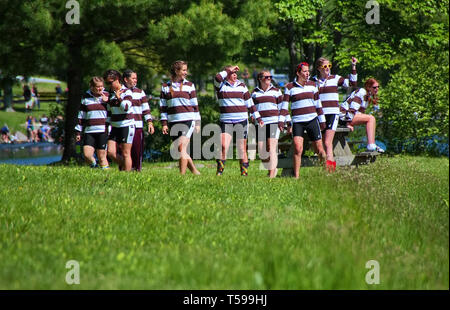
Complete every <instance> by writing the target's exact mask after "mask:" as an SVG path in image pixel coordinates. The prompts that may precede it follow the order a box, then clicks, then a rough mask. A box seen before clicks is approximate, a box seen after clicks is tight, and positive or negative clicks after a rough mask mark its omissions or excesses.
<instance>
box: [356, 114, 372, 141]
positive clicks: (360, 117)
mask: <svg viewBox="0 0 450 310" xmlns="http://www.w3.org/2000/svg"><path fill="white" fill-rule="evenodd" d="M350 125H352V126H357V125H366V133H367V143H368V144H374V143H375V129H376V119H375V117H373V115H369V114H362V113H358V114H355V117H354V118H353V121H352V122H351V123H350Z"/></svg>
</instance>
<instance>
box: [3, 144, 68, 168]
mask: <svg viewBox="0 0 450 310" xmlns="http://www.w3.org/2000/svg"><path fill="white" fill-rule="evenodd" d="M61 157H62V148H61V147H60V146H59V145H56V144H53V143H22V144H2V145H0V164H12V165H38V166H40V165H48V164H51V163H53V162H56V161H60V160H61Z"/></svg>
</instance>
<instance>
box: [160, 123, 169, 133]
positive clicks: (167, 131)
mask: <svg viewBox="0 0 450 310" xmlns="http://www.w3.org/2000/svg"><path fill="white" fill-rule="evenodd" d="M162 133H163V135H168V134H169V126H167V125H163V126H162Z"/></svg>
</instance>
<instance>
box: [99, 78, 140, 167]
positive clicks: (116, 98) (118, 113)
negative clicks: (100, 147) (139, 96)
mask: <svg viewBox="0 0 450 310" xmlns="http://www.w3.org/2000/svg"><path fill="white" fill-rule="evenodd" d="M103 79H104V80H105V84H106V85H108V86H109V87H110V96H109V100H108V105H107V107H108V120H107V121H108V122H109V123H110V124H111V132H110V133H109V137H108V156H109V157H110V158H111V159H112V160H114V161H115V162H116V163H117V164H118V165H119V170H124V171H130V170H131V166H132V160H131V146H132V145H133V138H134V132H135V126H134V118H133V109H132V103H131V101H132V99H133V97H132V92H131V90H129V89H127V87H126V86H125V85H123V79H122V74H120V72H119V71H116V70H108V71H106V72H105V74H104V75H103ZM118 147H119V148H120V151H121V154H119V152H118V149H117V148H118Z"/></svg>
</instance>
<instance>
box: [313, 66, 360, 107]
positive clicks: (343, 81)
mask: <svg viewBox="0 0 450 310" xmlns="http://www.w3.org/2000/svg"><path fill="white" fill-rule="evenodd" d="M357 79H358V75H357V74H356V70H353V71H352V73H351V74H350V75H349V77H348V78H344V77H342V76H340V75H329V76H328V77H327V78H326V79H324V80H322V79H320V78H318V77H317V76H315V77H313V80H314V81H315V83H316V87H317V88H318V89H319V97H320V101H321V103H322V107H323V113H324V114H339V92H338V88H339V87H344V88H349V87H350V86H352V87H356V81H357Z"/></svg>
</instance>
